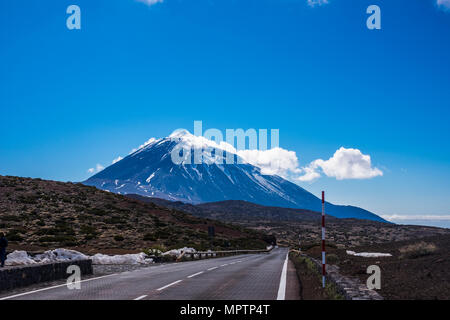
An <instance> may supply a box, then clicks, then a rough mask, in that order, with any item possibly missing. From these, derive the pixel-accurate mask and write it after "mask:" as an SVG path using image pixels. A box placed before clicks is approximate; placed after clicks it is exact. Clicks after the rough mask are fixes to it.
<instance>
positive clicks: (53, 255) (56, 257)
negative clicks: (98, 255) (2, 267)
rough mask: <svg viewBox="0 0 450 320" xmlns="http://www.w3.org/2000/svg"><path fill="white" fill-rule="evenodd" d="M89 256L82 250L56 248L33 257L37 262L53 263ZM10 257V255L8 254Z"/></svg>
mask: <svg viewBox="0 0 450 320" xmlns="http://www.w3.org/2000/svg"><path fill="white" fill-rule="evenodd" d="M88 258H89V257H88V256H85V255H84V254H82V253H81V252H78V251H75V250H68V249H55V250H49V251H45V252H44V253H42V254H38V255H36V256H34V257H33V260H34V261H36V262H37V263H52V262H64V261H75V260H84V259H88ZM8 259H9V255H8Z"/></svg>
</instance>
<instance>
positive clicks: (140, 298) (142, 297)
mask: <svg viewBox="0 0 450 320" xmlns="http://www.w3.org/2000/svg"><path fill="white" fill-rule="evenodd" d="M146 296H147V295H146V294H145V295H143V296H140V297H137V298H136V299H134V300H142V299H144V298H145V297H146Z"/></svg>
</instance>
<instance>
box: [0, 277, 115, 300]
mask: <svg viewBox="0 0 450 320" xmlns="http://www.w3.org/2000/svg"><path fill="white" fill-rule="evenodd" d="M116 275H118V273H113V274H108V275H106V276H101V277H96V278H91V279H86V280H81V281H80V282H79V283H82V282H87V281H92V280H97V279H102V278H106V277H111V276H116ZM65 286H67V284H66V283H64V284H60V285H57V286H53V287H48V288H42V289H38V290H33V291H28V292H24V293H19V294H15V295H13V296H8V297H4V298H0V300H7V299H13V298H17V297H21V296H25V295H28V294H33V293H36V292H41V291H46V290H51V289H55V288H60V287H65Z"/></svg>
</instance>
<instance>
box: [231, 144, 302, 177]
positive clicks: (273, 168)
mask: <svg viewBox="0 0 450 320" xmlns="http://www.w3.org/2000/svg"><path fill="white" fill-rule="evenodd" d="M237 154H238V155H239V156H240V157H241V158H243V159H244V160H245V161H247V162H248V163H250V164H252V165H254V166H257V167H259V168H260V169H261V173H262V174H267V175H274V174H276V175H278V176H281V177H284V178H288V177H290V176H292V175H298V174H299V173H300V172H301V170H300V169H299V163H298V158H297V154H296V153H295V152H294V151H289V150H286V149H282V148H273V149H269V150H239V151H238V152H237Z"/></svg>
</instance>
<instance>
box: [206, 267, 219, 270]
mask: <svg viewBox="0 0 450 320" xmlns="http://www.w3.org/2000/svg"><path fill="white" fill-rule="evenodd" d="M217 268H218V267H212V268H209V269H208V271H211V270H214V269H217Z"/></svg>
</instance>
